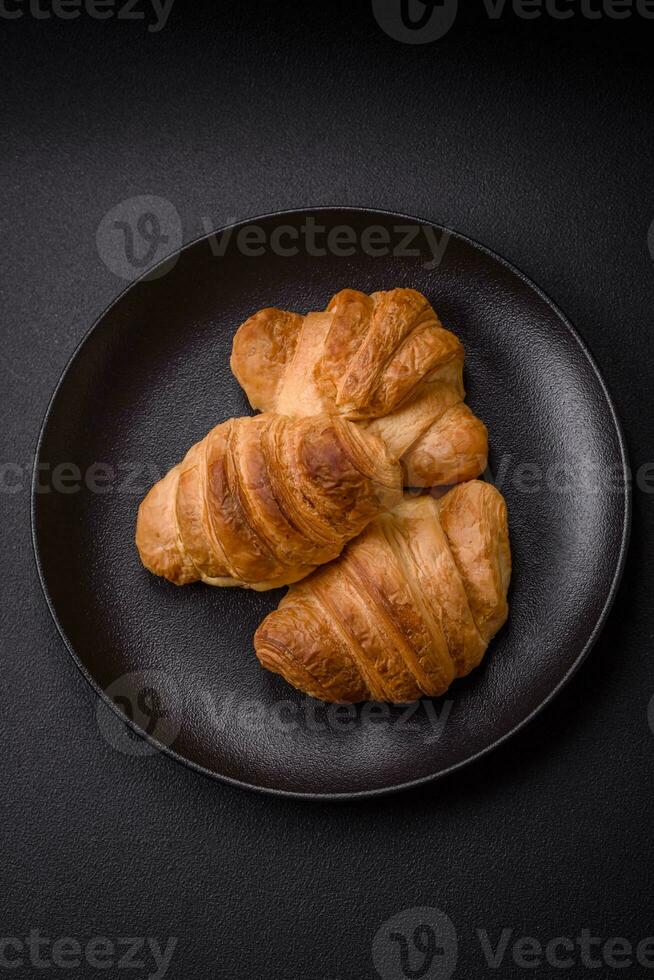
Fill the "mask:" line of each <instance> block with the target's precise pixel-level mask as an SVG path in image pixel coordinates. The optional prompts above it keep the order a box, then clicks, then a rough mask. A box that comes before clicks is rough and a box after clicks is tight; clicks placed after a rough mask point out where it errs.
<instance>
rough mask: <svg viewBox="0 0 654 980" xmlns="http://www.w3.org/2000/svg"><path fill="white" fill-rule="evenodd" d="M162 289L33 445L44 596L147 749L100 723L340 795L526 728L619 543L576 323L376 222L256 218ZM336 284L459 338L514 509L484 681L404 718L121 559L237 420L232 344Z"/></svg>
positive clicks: (437, 243) (99, 686)
mask: <svg viewBox="0 0 654 980" xmlns="http://www.w3.org/2000/svg"><path fill="white" fill-rule="evenodd" d="M307 218H308V219H309V221H308V224H307ZM244 227H247V228H248V229H249V230H248V232H247V233H246V232H245V231H243V230H242V229H243V228H244ZM253 229H256V230H253ZM321 229H322V230H321ZM334 229H338V230H337V231H334ZM239 232H240V234H239ZM329 232H331V235H330V234H329ZM221 252H222V254H217V253H221ZM253 252H256V253H257V254H252V253H253ZM259 253H260V254H259ZM162 272H163V273H164V274H161V273H162ZM159 273H160V274H159V275H157V276H155V277H150V278H147V279H142V280H140V281H138V282H136V283H134V284H133V285H132V286H131V287H130V288H129V289H127V291H126V292H124V293H123V294H122V296H120V298H119V299H118V300H117V301H116V302H115V303H114V304H113V305H112V306H111V307H110V308H109V310H107V312H106V313H105V314H104V315H103V316H102V317H101V319H100V320H99V321H98V323H96V325H95V326H94V327H93V329H92V330H91V331H90V332H89V334H88V335H87V336H86V338H85V340H84V341H83V343H82V344H81V346H80V347H79V349H78V350H77V352H76V354H75V355H74V357H73V359H72V360H71V362H70V364H69V366H68V368H67V370H66V372H65V374H64V376H63V378H62V380H61V382H60V384H59V386H58V388H57V390H56V392H55V395H54V397H53V399H52V402H51V404H50V408H49V410H48V413H47V416H46V420H45V423H44V426H43V431H42V434H41V439H40V443H39V448H38V459H37V463H38V464H39V465H38V466H37V468H36V474H35V485H34V495H33V529H34V541H35V548H36V554H37V561H38V565H39V570H40V574H41V579H42V582H43V587H44V590H45V594H46V597H47V600H48V603H49V605H50V608H51V610H52V614H53V616H54V617H55V620H56V622H57V625H58V627H59V630H60V631H61V635H62V637H63V638H64V641H65V643H66V645H67V646H68V649H69V650H70V652H71V653H72V654H73V656H74V658H75V660H76V661H77V663H78V665H79V666H80V667H81V669H82V670H83V671H84V673H85V675H86V677H87V678H88V679H89V681H90V682H91V683H92V684H93V686H94V687H95V688H96V690H97V691H98V692H102V695H103V701H102V702H100V706H99V713H98V718H99V722H100V726H101V729H102V731H103V732H104V733H105V735H106V736H107V737H108V738H110V739H112V740H114V741H115V744H116V745H117V746H118V747H119V748H123V750H124V751H128V752H140V751H153V749H152V748H151V745H150V743H148V742H144V741H142V740H141V739H138V738H136V736H135V735H134V734H133V732H131V731H130V730H129V729H128V728H126V727H125V726H124V725H123V723H122V721H121V722H119V721H118V720H117V717H116V714H114V713H112V712H111V711H109V710H108V708H107V707H106V705H107V704H110V703H111V704H112V705H113V706H114V707H115V708H116V709H117V712H116V713H118V712H120V711H122V712H124V713H125V715H126V716H127V717H128V719H129V720H130V721H131V723H132V725H133V726H134V727H135V728H136V729H139V730H141V731H144V732H145V734H146V735H147V737H148V738H149V739H150V741H151V742H152V743H156V744H157V745H158V746H163V747H164V749H165V750H166V751H169V752H170V753H172V754H174V755H175V756H176V758H178V759H180V760H181V761H184V762H186V763H187V764H191V765H192V766H194V767H197V768H199V769H201V770H202V771H204V772H206V773H208V774H210V775H213V776H217V777H220V778H223V779H226V780H231V781H233V782H236V783H238V784H241V785H244V786H248V787H252V788H256V789H261V790H268V791H273V792H281V793H289V794H299V795H305V796H316V797H327V796H329V797H334V796H352V795H359V794H360V795H363V794H372V793H376V792H384V791H390V790H394V789H398V788H400V787H404V786H408V785H415V784H416V783H419V782H420V781H422V780H428V779H431V778H433V777H435V776H440V775H442V774H444V773H446V772H448V771H450V770H452V769H454V768H456V767H458V766H461V765H463V764H464V763H466V762H469V761H470V760H471V759H474V758H475V757H477V756H479V755H480V754H481V753H483V752H486V751H488V750H489V749H490V748H492V747H493V746H495V745H497V744H498V743H500V742H501V741H502V740H504V739H505V738H507V736H509V735H510V734H511V733H513V732H515V731H516V730H517V729H519V728H520V727H521V726H522V725H523V724H524V723H525V722H526V721H527V720H528V719H529V718H530V717H531V716H533V714H534V713H535V712H536V711H538V709H539V708H541V707H542V706H543V705H544V704H545V703H546V702H547V701H548V700H549V699H550V698H551V697H552V696H553V695H554V694H555V693H556V691H557V690H559V688H560V687H561V686H562V685H563V684H564V683H565V682H566V680H568V678H569V677H570V676H571V674H572V673H573V672H574V670H575V668H577V667H578V666H579V664H580V663H581V661H582V660H583V658H584V657H585V655H586V654H587V652H588V650H589V649H590V647H591V645H592V643H593V641H594V639H595V638H596V636H597V634H598V631H599V629H600V628H601V625H602V623H603V621H604V618H605V616H606V614H607V611H608V608H609V606H610V603H611V600H612V598H613V595H614V592H615V589H616V587H617V583H618V580H619V576H620V572H621V570H622V564H623V560H624V555H625V548H626V542H627V537H628V527H629V491H628V485H627V481H626V477H625V474H626V459H625V451H624V446H623V441H622V438H621V435H620V430H619V426H618V423H617V420H616V416H615V412H614V410H613V407H612V405H611V401H610V399H609V396H608V394H607V391H606V388H605V386H604V383H603V382H602V379H601V377H600V375H599V374H598V371H597V368H596V367H595V365H594V363H593V361H592V359H591V357H590V356H589V354H588V351H587V350H586V348H585V347H584V345H583V343H582V342H581V340H580V338H579V337H578V335H577V334H576V333H575V332H574V330H573V329H572V327H571V326H570V324H569V323H568V322H567V321H566V319H565V318H564V317H563V316H562V314H561V313H560V312H559V311H558V310H557V309H556V308H555V307H554V306H553V305H552V303H551V302H550V301H549V300H548V299H547V298H546V297H545V296H544V295H543V294H542V293H541V292H540V291H539V290H538V289H537V288H536V287H535V286H534V285H533V284H531V283H530V282H528V281H527V280H526V279H525V278H524V277H523V276H522V275H521V274H520V273H519V272H517V271H516V270H515V269H514V268H512V267H511V266H509V265H508V264H507V263H506V262H504V261H503V260H501V259H499V258H498V257H497V256H495V255H493V254H492V253H490V252H489V251H487V250H486V249H485V248H482V247H481V246H479V245H477V244H475V243H473V242H471V241H469V240H467V239H465V238H463V237H461V236H460V235H457V234H452V233H447V232H444V230H443V229H442V228H439V227H436V226H431V225H425V224H423V223H422V222H419V221H417V220H416V219H409V218H406V217H403V216H399V215H393V214H387V213H382V212H370V211H363V210H354V209H317V210H315V211H313V212H311V213H310V214H307V213H305V212H289V213H284V214H277V215H270V216H267V217H264V218H259V219H256V220H254V221H251V222H247V224H246V225H239V226H235V227H234V228H233V229H231V230H230V231H229V232H228V233H227V234H226V235H223V236H219V238H218V240H216V239H213V240H208V239H202V240H200V241H197V242H195V243H193V244H191V245H189V246H187V247H186V248H184V249H183V250H182V251H181V252H180V253H179V255H178V256H177V260H176V262H175V263H174V264H173V265H172V268H167V270H161V269H160V270H159ZM345 286H351V287H355V288H357V289H361V290H364V291H366V292H372V291H374V290H376V289H388V288H390V287H393V286H413V287H415V288H416V289H419V290H421V291H422V292H424V293H425V294H426V295H427V296H428V297H429V299H430V300H431V301H432V303H433V304H434V306H435V308H436V309H437V310H438V311H439V313H440V316H441V318H442V320H443V321H444V323H445V325H446V326H448V327H450V328H451V329H452V330H454V331H455V332H456V333H457V334H458V335H459V336H460V337H461V339H462V341H463V343H464V344H465V348H466V352H467V361H466V378H467V387H468V392H469V401H470V404H471V405H472V407H473V409H474V410H475V411H476V412H477V413H478V414H479V415H480V416H481V418H482V419H484V421H485V422H486V423H487V425H488V427H489V430H490V439H491V447H492V451H491V457H490V467H489V472H488V473H487V474H486V478H487V479H493V480H494V481H495V482H496V483H497V485H498V486H499V488H500V489H501V490H502V492H503V493H504V494H505V496H506V499H507V502H508V507H509V515H510V529H511V542H512V546H513V556H514V575H513V582H512V588H511V596H510V598H511V614H510V618H509V622H508V624H507V626H506V627H505V628H504V629H503V631H502V632H501V633H500V634H499V636H498V637H497V638H496V640H495V641H494V642H493V645H492V647H491V650H490V652H489V653H488V655H487V656H486V659H485V661H484V663H483V665H482V666H481V667H480V668H479V669H478V670H476V671H475V672H474V673H473V674H472V675H471V676H470V677H468V678H467V679H465V680H464V681H461V682H458V683H457V684H455V685H454V687H453V688H452V689H451V691H450V692H448V694H447V696H446V697H445V698H441V699H439V700H436V701H433V702H432V701H423V702H419V703H418V704H417V705H414V706H413V707H411V708H401V707H400V708H396V707H394V708H388V707H386V706H375V705H373V706H371V705H360V706H357V707H354V708H343V707H341V708H335V707H328V706H324V705H321V704H319V703H318V702H314V701H312V700H310V699H307V698H304V697H303V696H301V695H299V694H298V693H297V692H295V691H293V690H292V689H290V688H289V687H287V686H286V684H285V683H284V682H283V681H282V680H281V679H280V678H278V677H276V676H273V675H272V674H269V673H266V672H265V671H264V670H262V669H261V668H260V667H259V664H258V662H257V660H256V659H255V656H254V653H253V650H252V635H253V633H254V631H255V628H256V626H257V625H258V623H259V622H260V621H261V619H262V617H263V616H264V615H265V614H266V613H267V612H269V611H270V610H271V609H273V608H274V607H275V606H276V605H277V603H278V601H279V599H280V598H281V594H282V593H281V592H268V593H264V594H259V593H256V592H249V591H245V590H241V589H212V588H209V587H206V586H203V585H199V584H198V585H193V586H188V587H186V588H181V589H180V588H176V587H175V586H173V585H170V584H169V583H167V582H165V581H163V580H160V579H157V578H155V577H153V576H152V575H150V574H149V573H147V572H146V571H145V570H144V569H143V568H142V567H141V565H140V563H139V560H138V557H137V554H136V551H135V548H134V544H133V533H134V520H135V516H136V510H137V506H138V503H139V500H140V498H141V496H142V495H143V493H144V492H145V491H146V489H147V488H148V487H149V485H150V484H151V483H152V482H153V481H154V480H155V479H156V478H157V477H158V476H160V475H162V474H163V473H164V472H165V471H166V470H167V469H168V467H170V466H171V465H172V464H173V463H175V462H176V461H177V460H178V459H179V458H180V457H181V456H182V455H183V454H184V452H185V451H186V449H187V448H188V447H189V446H190V445H191V443H193V442H195V441H196V440H198V439H200V438H202V437H203V436H204V435H205V433H206V432H207V431H208V430H209V428H211V427H212V426H214V425H216V424H217V423H218V422H220V421H223V420H224V419H227V418H229V417H230V416H236V415H244V414H249V410H248V405H247V401H246V399H245V396H244V395H243V393H242V392H241V390H240V388H239V386H238V384H237V383H236V381H235V380H234V378H233V377H232V375H231V373H230V370H229V355H230V349H231V342H232V336H233V334H234V331H235V330H236V328H237V327H238V325H239V324H240V323H241V322H242V321H243V320H244V319H245V318H246V317H248V316H249V315H250V314H251V313H252V312H253V311H255V310H257V309H259V308H260V307H263V306H280V307H283V308H288V309H292V310H298V311H307V310H312V309H320V308H322V307H323V306H324V305H325V304H326V303H327V301H328V299H329V298H330V296H331V295H332V293H334V292H335V291H336V290H338V289H341V288H343V287H345ZM121 717H122V715H121ZM125 731H128V732H129V734H130V738H129V739H125V738H123V736H122V735H121V733H124V732H125Z"/></svg>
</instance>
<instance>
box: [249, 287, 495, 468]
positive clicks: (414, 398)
mask: <svg viewBox="0 0 654 980" xmlns="http://www.w3.org/2000/svg"><path fill="white" fill-rule="evenodd" d="M463 361H464V351H463V347H462V345H461V343H460V342H459V340H458V339H457V338H456V337H455V336H454V334H452V333H450V332H449V330H445V329H444V328H443V326H442V325H441V323H440V321H439V319H438V317H437V315H436V313H435V312H434V310H433V309H432V307H431V305H430V304H429V302H428V301H427V299H425V297H424V296H423V295H422V294H421V293H418V292H416V291H415V290H413V289H392V290H390V291H389V292H378V293H373V294H372V295H371V296H367V295H366V294H365V293H360V292H357V291H356V290H354V289H344V290H342V291H341V292H340V293H336V295H335V296H334V297H333V298H332V300H331V301H330V303H329V305H328V307H327V309H326V310H325V311H324V312H323V313H309V314H308V315H307V316H300V315H299V314H298V313H287V312H284V311H282V310H277V309H265V310H260V311H259V312H258V313H255V315H254V316H252V317H250V319H249V320H246V322H245V323H243V324H242V325H241V327H240V328H239V330H238V331H237V333H236V336H235V337H234V344H233V349H232V358H231V367H232V371H233V373H234V375H235V376H236V378H237V379H238V381H239V382H240V384H241V386H242V387H243V389H244V390H245V393H246V394H247V396H248V399H249V400H250V404H251V405H252V407H253V408H256V409H260V410H261V411H263V412H266V411H276V412H281V413H283V414H285V415H292V416H302V415H315V414H318V413H322V412H326V413H328V414H330V415H340V416H342V417H344V418H348V419H353V420H356V421H358V422H359V424H360V425H361V426H362V427H363V428H367V429H369V430H370V431H371V432H373V433H375V434H376V435H378V436H380V437H381V438H382V439H383V440H384V442H385V443H386V445H387V447H388V449H389V450H390V452H391V453H392V455H393V456H394V457H395V458H396V459H401V460H402V464H403V467H404V482H405V485H406V486H438V485H444V484H452V483H457V482H459V481H461V480H469V479H472V478H473V477H475V476H478V475H479V474H480V473H481V472H483V470H484V469H485V467H486V461H487V453H488V438H487V433H486V428H485V426H484V424H483V422H481V421H480V420H479V419H478V418H477V417H476V415H474V414H473V413H472V412H471V411H470V409H469V408H468V406H467V405H466V404H465V402H464V401H463V399H464V397H465V390H464V387H463Z"/></svg>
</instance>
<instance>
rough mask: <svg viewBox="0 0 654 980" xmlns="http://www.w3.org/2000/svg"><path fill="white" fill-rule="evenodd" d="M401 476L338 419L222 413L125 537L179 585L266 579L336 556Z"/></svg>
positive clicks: (253, 583)
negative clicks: (131, 533) (222, 419)
mask: <svg viewBox="0 0 654 980" xmlns="http://www.w3.org/2000/svg"><path fill="white" fill-rule="evenodd" d="M401 482H402V481H401V472H400V467H399V466H398V464H397V463H396V462H395V461H393V460H392V459H391V457H390V455H389V453H388V452H387V450H386V448H385V447H384V444H383V443H382V442H381V441H380V440H379V439H378V438H377V437H375V436H374V435H372V434H368V433H365V432H362V431H361V430H360V429H359V428H358V427H357V426H355V425H353V424H352V423H351V422H348V421H347V420H345V419H341V418H337V417H329V416H324V415H323V416H317V417H311V418H299V419H290V418H288V417H286V416H281V415H276V414H274V413H269V414H266V415H261V416H257V417H255V418H241V419H232V420H230V421H229V422H225V423H223V424H222V425H219V426H217V427H216V428H215V429H212V430H211V432H209V434H208V435H207V436H206V437H205V438H204V439H203V440H202V441H201V442H199V443H197V444H196V445H195V446H193V447H192V448H191V449H190V450H189V452H188V453H187V455H186V457H185V458H184V460H183V461H182V462H181V463H178V464H177V466H175V467H173V469H172V470H171V471H170V473H168V475H167V476H166V477H164V479H163V480H160V481H159V483H157V484H156V485H155V486H154V487H153V488H152V489H151V490H150V492H149V493H148V495H147V496H146V498H145V500H143V502H142V503H141V506H140V508H139V513H138V520H137V526H136V545H137V548H138V550H139V554H140V556H141V560H142V562H143V564H144V565H145V566H146V568H148V569H150V571H152V572H154V573H155V574H156V575H162V576H164V577H165V578H167V579H169V580H170V581H171V582H175V583H176V584H178V585H184V584H186V583H188V582H194V581H197V580H200V579H201V580H202V581H204V582H207V583H208V584H210V585H245V586H249V587H251V588H253V589H259V590H262V589H271V588H277V587H279V586H281V585H287V584H289V583H290V582H296V581H298V580H299V579H301V578H303V577H304V576H305V575H307V574H308V573H309V572H311V571H312V570H313V569H314V568H315V567H316V566H317V565H321V564H323V563H325V562H327V561H331V560H332V559H333V558H336V557H337V556H338V555H339V554H340V552H341V550H342V549H343V547H344V545H345V544H346V543H347V542H348V541H349V540H351V539H352V538H353V537H355V536H356V535H357V534H359V532H360V531H362V530H363V528H365V527H366V525H367V524H368V523H369V522H370V521H371V520H373V518H375V517H376V516H377V515H378V514H379V513H380V511H382V510H383V509H384V508H386V507H392V506H394V505H395V504H396V503H397V501H398V499H399V498H400V496H401Z"/></svg>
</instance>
